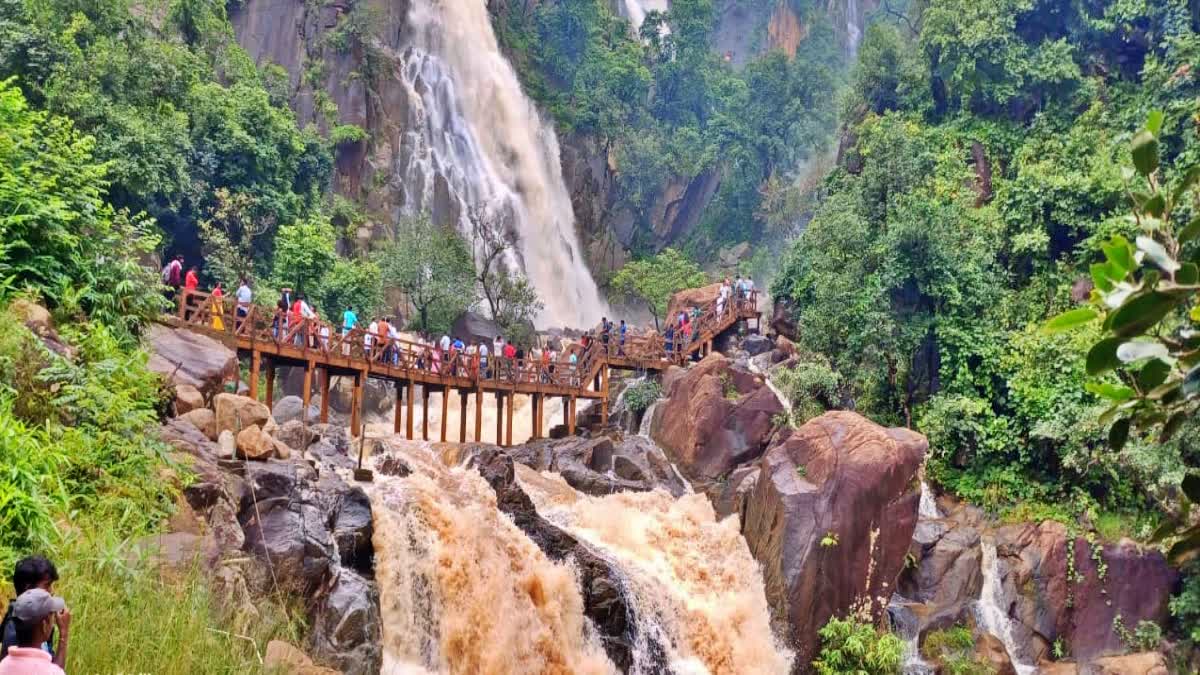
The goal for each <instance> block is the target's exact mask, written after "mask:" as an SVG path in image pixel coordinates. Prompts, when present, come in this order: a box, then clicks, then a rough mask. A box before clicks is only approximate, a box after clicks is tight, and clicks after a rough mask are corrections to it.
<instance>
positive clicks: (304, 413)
mask: <svg viewBox="0 0 1200 675" xmlns="http://www.w3.org/2000/svg"><path fill="white" fill-rule="evenodd" d="M316 367H317V366H316V364H315V363H313V362H312V361H307V362H305V364H304V389H303V390H302V391H301V392H300V401H301V408H300V421H301V422H304V423H305V424H308V406H309V404H311V403H312V376H313V370H314V369H315V368H316Z"/></svg>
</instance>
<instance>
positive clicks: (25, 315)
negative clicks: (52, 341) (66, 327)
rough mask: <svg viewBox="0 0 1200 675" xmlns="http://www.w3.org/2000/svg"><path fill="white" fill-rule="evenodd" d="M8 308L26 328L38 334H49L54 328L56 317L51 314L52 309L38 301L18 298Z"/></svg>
mask: <svg viewBox="0 0 1200 675" xmlns="http://www.w3.org/2000/svg"><path fill="white" fill-rule="evenodd" d="M8 309H9V311H10V312H12V313H13V315H14V316H16V317H17V319H18V320H19V321H20V322H21V323H23V324H25V327H26V328H28V329H29V330H31V331H33V332H34V333H35V334H37V335H48V334H50V333H51V332H52V331H53V330H54V319H53V318H51V316H50V310H48V309H46V308H45V307H42V306H41V305H39V304H37V303H36V302H30V301H28V300H26V299H24V298H17V299H16V300H13V301H12V303H11V304H10V305H9V306H8Z"/></svg>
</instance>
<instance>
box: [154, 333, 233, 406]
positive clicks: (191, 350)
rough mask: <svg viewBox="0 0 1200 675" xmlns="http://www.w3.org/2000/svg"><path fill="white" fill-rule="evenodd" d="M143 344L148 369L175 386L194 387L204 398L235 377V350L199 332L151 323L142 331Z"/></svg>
mask: <svg viewBox="0 0 1200 675" xmlns="http://www.w3.org/2000/svg"><path fill="white" fill-rule="evenodd" d="M146 345H147V346H148V347H149V349H150V361H149V362H148V363H147V366H148V367H149V368H150V370H152V371H154V372H156V373H159V374H161V375H163V376H164V377H166V378H167V380H168V381H169V382H171V383H172V384H174V385H176V386H179V385H187V386H188V387H194V388H195V389H196V390H197V391H199V392H200V393H201V394H202V395H203V396H204V397H206V398H208V397H212V396H214V395H216V394H217V393H218V392H220V391H221V390H222V389H223V387H224V385H225V382H226V381H227V380H232V379H234V378H235V377H237V363H238V362H237V354H236V353H234V351H233V350H231V349H229V348H228V347H226V346H225V345H223V344H221V343H220V342H217V341H216V340H214V339H212V338H210V337H207V336H204V335H201V334H199V333H194V332H192V331H190V330H183V329H175V328H168V327H166V326H161V325H158V324H154V325H151V326H150V328H149V329H148V330H147V331H146ZM184 412H186V411H184Z"/></svg>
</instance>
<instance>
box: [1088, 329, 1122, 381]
mask: <svg viewBox="0 0 1200 675" xmlns="http://www.w3.org/2000/svg"><path fill="white" fill-rule="evenodd" d="M1122 342H1124V341H1123V340H1122V339H1121V338H1105V339H1103V340H1101V341H1099V342H1097V343H1096V344H1095V345H1093V346H1092V348H1091V350H1089V351H1088V355H1087V373H1088V375H1100V374H1101V373H1106V372H1108V371H1110V370H1112V369H1113V368H1116V367H1117V366H1118V365H1120V364H1121V360H1120V359H1118V358H1117V348H1118V347H1120V346H1121V344H1122Z"/></svg>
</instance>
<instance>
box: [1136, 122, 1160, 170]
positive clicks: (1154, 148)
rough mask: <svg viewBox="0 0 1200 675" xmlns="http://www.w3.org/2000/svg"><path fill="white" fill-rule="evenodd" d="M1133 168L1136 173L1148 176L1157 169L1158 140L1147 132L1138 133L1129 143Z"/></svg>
mask: <svg viewBox="0 0 1200 675" xmlns="http://www.w3.org/2000/svg"><path fill="white" fill-rule="evenodd" d="M1131 146H1132V147H1131V151H1132V154H1133V166H1134V168H1136V169H1137V171H1138V173H1140V174H1142V175H1143V176H1149V175H1150V174H1152V173H1154V171H1155V169H1157V168H1158V139H1156V138H1154V134H1152V133H1150V132H1149V131H1139V132H1138V133H1137V134H1135V135H1134V137H1133V142H1132V143H1131Z"/></svg>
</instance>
